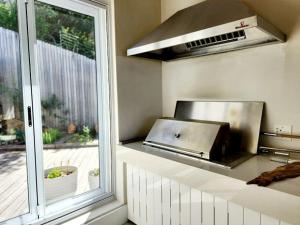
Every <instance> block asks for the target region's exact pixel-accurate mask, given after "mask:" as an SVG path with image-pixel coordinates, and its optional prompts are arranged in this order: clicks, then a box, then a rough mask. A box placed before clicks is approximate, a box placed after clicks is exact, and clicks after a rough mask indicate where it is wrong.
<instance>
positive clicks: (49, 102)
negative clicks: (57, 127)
mask: <svg viewBox="0 0 300 225" xmlns="http://www.w3.org/2000/svg"><path fill="white" fill-rule="evenodd" d="M41 104H42V108H43V118H42V119H43V124H52V123H53V120H54V119H58V120H59V123H60V124H64V123H65V122H66V121H67V117H66V116H65V115H67V114H68V113H69V112H68V110H65V109H63V106H64V103H63V102H62V101H61V100H60V99H59V98H58V97H57V96H56V95H55V94H53V95H51V96H50V97H49V98H47V99H46V100H42V101H41ZM58 111H61V112H62V114H63V115H64V116H60V115H58V114H57V112H58Z"/></svg>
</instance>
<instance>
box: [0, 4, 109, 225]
mask: <svg viewBox="0 0 300 225" xmlns="http://www.w3.org/2000/svg"><path fill="white" fill-rule="evenodd" d="M18 11H19V13H18ZM2 17H3V18H2ZM4 19H5V20H4ZM18 21H20V22H19V23H21V24H18ZM0 53H1V54H0V187H1V188H0V222H1V221H8V222H11V223H13V224H14V223H17V222H20V221H22V222H20V223H25V222H26V221H30V220H32V219H34V218H38V217H39V218H47V217H49V216H53V215H56V214H60V215H62V214H63V213H64V212H68V213H69V212H70V211H72V210H76V209H77V208H82V207H83V206H85V205H88V204H91V203H93V202H96V201H99V200H101V199H103V198H105V197H107V196H110V191H111V183H110V181H111V179H110V176H111V174H110V171H111V169H110V168H111V163H110V161H111V159H110V107H109V76H108V51H107V21H106V8H105V7H103V6H101V5H99V4H94V3H87V1H77V0H40V1H34V0H29V1H27V2H25V1H23V0H22V2H19V3H18V4H17V2H16V0H0ZM12 218H16V219H14V220H11V219H12Z"/></svg>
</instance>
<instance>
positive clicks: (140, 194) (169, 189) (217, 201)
mask: <svg viewBox="0 0 300 225" xmlns="http://www.w3.org/2000/svg"><path fill="white" fill-rule="evenodd" d="M127 202H128V219H129V220H131V221H132V222H134V223H135V224H137V225H289V224H288V223H285V222H283V221H280V220H278V219H276V218H271V217H268V216H266V215H263V214H261V213H259V212H255V211H253V210H250V209H247V208H244V207H243V206H240V205H237V204H235V203H232V202H230V201H226V200H223V199H221V198H219V197H216V196H213V195H211V194H208V193H205V192H200V191H198V190H196V189H193V188H191V187H189V186H186V185H184V184H179V183H177V182H176V181H173V180H170V179H168V178H164V177H161V176H160V175H157V174H153V173H151V172H148V171H145V170H143V169H140V168H138V167H134V166H131V165H128V164H127ZM258 204H259V203H258ZM299 213H300V212H299ZM297 225H298V224H297Z"/></svg>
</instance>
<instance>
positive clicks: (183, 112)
mask: <svg viewBox="0 0 300 225" xmlns="http://www.w3.org/2000/svg"><path fill="white" fill-rule="evenodd" d="M263 106H264V103H263V102H218V101H215V102H208V101H178V102H177V104H176V111H175V116H174V117H175V118H176V119H183V120H186V119H194V120H208V121H220V122H228V123H229V124H230V128H231V130H232V131H233V132H236V133H238V134H240V135H241V147H242V149H244V150H245V151H247V152H249V153H252V154H256V153H257V149H258V140H259V133H260V126H261V119H262V112H263Z"/></svg>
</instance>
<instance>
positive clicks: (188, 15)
mask: <svg viewBox="0 0 300 225" xmlns="http://www.w3.org/2000/svg"><path fill="white" fill-rule="evenodd" d="M285 40H286V37H285V35H284V34H283V33H282V32H281V31H279V30H278V29H276V28H275V27H274V26H273V25H271V24H270V23H269V22H267V21H266V20H264V19H263V18H262V17H260V16H258V15H257V14H256V13H255V12H253V11H252V10H250V9H249V8H248V7H247V6H246V5H245V3H243V2H242V1H241V0H206V1H204V2H201V3H199V4H197V5H194V6H191V7H189V8H186V9H183V10H181V11H179V12H177V13H175V14H174V15H173V16H172V17H170V18H169V19H168V20H166V21H165V22H164V23H162V24H161V25H160V26H159V27H157V28H156V29H155V30H154V31H153V32H151V33H150V34H148V35H147V36H146V37H144V38H143V39H142V40H140V41H139V42H138V43H136V44H135V45H134V46H133V47H132V48H130V49H128V50H127V55H128V56H134V55H135V56H140V57H145V58H152V59H159V60H164V61H168V60H174V59H179V58H187V57H195V56H203V55H209V54H216V53H222V52H227V51H233V50H238V49H243V48H249V47H254V46H259V45H265V44H272V43H281V42H284V41H285Z"/></svg>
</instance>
